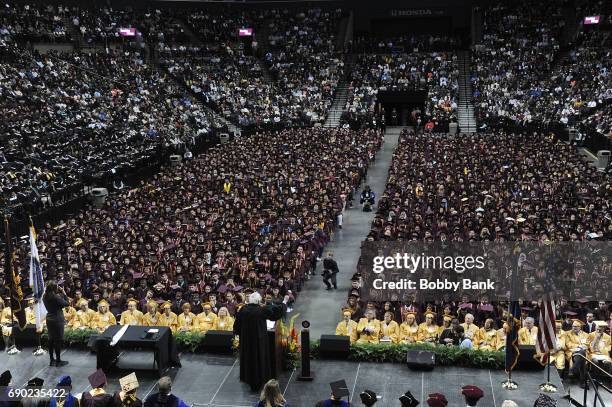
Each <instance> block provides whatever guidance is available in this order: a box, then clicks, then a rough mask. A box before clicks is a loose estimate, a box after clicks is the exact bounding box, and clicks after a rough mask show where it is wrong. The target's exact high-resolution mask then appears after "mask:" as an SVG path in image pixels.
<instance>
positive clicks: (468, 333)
mask: <svg viewBox="0 0 612 407" xmlns="http://www.w3.org/2000/svg"><path fill="white" fill-rule="evenodd" d="M461 326H462V327H463V332H464V333H465V337H466V338H467V339H469V340H471V341H472V343H473V342H474V340H475V338H476V336H477V335H478V331H479V330H480V328H478V326H476V324H475V323H474V315H472V314H470V313H468V314H465V322H464V323H463V324H461Z"/></svg>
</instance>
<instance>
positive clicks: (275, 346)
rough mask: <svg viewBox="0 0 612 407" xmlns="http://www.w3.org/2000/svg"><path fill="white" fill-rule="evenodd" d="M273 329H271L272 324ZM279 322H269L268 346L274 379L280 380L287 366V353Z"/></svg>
mask: <svg viewBox="0 0 612 407" xmlns="http://www.w3.org/2000/svg"><path fill="white" fill-rule="evenodd" d="M272 323H273V324H274V326H273V327H270V325H271V324H272ZM280 325H281V324H280V323H279V321H269V324H268V346H269V347H270V359H271V360H270V367H271V370H272V371H271V373H272V378H274V379H278V376H279V375H280V374H281V372H282V371H283V366H284V364H285V360H284V359H285V353H284V352H283V335H282V331H281V326H280Z"/></svg>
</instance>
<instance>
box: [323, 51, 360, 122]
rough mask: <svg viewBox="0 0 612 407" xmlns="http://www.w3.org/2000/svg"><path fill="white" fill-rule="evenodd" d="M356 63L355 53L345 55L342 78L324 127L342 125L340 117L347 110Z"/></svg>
mask: <svg viewBox="0 0 612 407" xmlns="http://www.w3.org/2000/svg"><path fill="white" fill-rule="evenodd" d="M354 63H355V55H353V54H345V56H344V73H343V75H342V79H341V80H340V81H339V82H338V87H337V88H336V92H335V93H334V102H333V103H332V105H331V107H330V109H329V111H328V112H327V118H326V119H325V123H323V127H338V126H340V118H341V117H342V113H344V111H345V110H346V101H347V100H348V87H349V85H350V84H351V72H352V70H353V65H354Z"/></svg>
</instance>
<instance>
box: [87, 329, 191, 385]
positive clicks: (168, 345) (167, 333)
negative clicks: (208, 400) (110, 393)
mask: <svg viewBox="0 0 612 407" xmlns="http://www.w3.org/2000/svg"><path fill="white" fill-rule="evenodd" d="M121 328H122V326H121V325H113V326H109V327H108V328H106V330H105V331H104V332H103V333H101V334H100V335H98V337H97V338H96V342H95V349H96V364H97V368H98V369H103V370H104V371H105V372H108V370H110V369H111V368H112V366H113V364H114V363H115V362H116V360H117V357H118V355H119V351H118V349H124V350H135V349H139V350H148V351H153V355H154V358H153V366H152V369H153V370H157V371H158V373H159V375H160V376H162V375H163V374H164V372H165V371H166V370H167V369H168V368H169V367H180V366H181V362H180V360H179V357H178V352H177V350H176V345H175V343H174V337H173V336H172V331H171V330H170V328H168V327H166V326H136V325H130V326H128V328H127V330H126V331H125V332H124V334H123V335H122V336H121V338H120V339H119V340H118V341H117V343H116V344H115V345H114V346H111V341H112V339H113V336H115V334H117V333H118V332H119V330H120V329H121Z"/></svg>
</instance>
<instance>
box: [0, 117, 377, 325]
mask: <svg viewBox="0 0 612 407" xmlns="http://www.w3.org/2000/svg"><path fill="white" fill-rule="evenodd" d="M381 141H382V133H381V132H380V131H377V130H369V131H361V132H356V131H352V130H347V129H322V128H321V129H290V130H284V131H282V132H279V133H266V134H260V135H254V136H252V137H250V138H245V139H240V140H236V141H234V142H232V143H229V144H224V145H221V146H219V147H216V148H213V149H212V150H210V151H209V152H208V153H206V154H203V155H201V156H199V157H198V158H196V159H193V160H192V161H188V162H186V163H184V164H182V165H181V166H180V167H178V168H177V167H171V168H168V169H165V170H164V171H163V172H161V173H159V174H157V175H156V176H155V177H154V178H153V179H151V180H149V181H147V182H142V184H140V185H139V186H138V187H136V188H133V189H130V190H123V191H121V192H120V193H119V194H117V195H114V196H112V197H110V198H109V200H108V201H107V202H106V204H105V205H104V207H102V208H101V209H86V210H83V211H80V212H79V213H78V214H77V215H75V216H74V217H72V218H69V219H67V220H66V221H65V223H62V224H60V225H58V226H51V225H49V224H47V225H45V226H44V227H41V228H39V230H38V231H37V232H38V248H39V256H40V261H41V265H42V269H43V270H44V272H45V279H46V280H48V279H55V280H57V281H58V283H59V284H61V285H62V286H63V288H64V289H65V291H66V293H67V295H68V297H69V298H70V299H71V301H70V302H71V305H70V307H68V308H67V309H66V310H65V314H66V316H67V320H68V326H69V327H71V328H75V329H79V328H93V329H97V330H100V331H103V330H104V329H105V328H106V327H108V326H109V325H113V324H116V323H117V322H119V323H141V324H143V325H147V324H148V325H165V324H167V325H168V326H170V327H172V328H173V329H174V330H193V331H200V332H205V331H206V330H208V329H212V328H213V327H216V328H219V329H227V330H231V326H232V321H233V320H232V318H233V316H234V315H235V313H236V310H237V308H238V307H239V306H240V305H241V304H243V303H244V301H245V295H248V294H249V293H250V292H254V291H258V292H260V294H261V295H262V296H264V297H265V298H267V299H278V298H280V299H281V300H282V299H283V298H284V296H289V297H290V301H291V302H293V301H294V300H295V298H296V297H297V295H298V292H299V291H300V289H301V286H302V284H303V282H304V281H305V280H306V279H307V278H309V276H310V273H311V272H312V270H314V267H315V266H316V263H317V258H318V257H320V256H321V252H322V250H323V246H324V245H325V244H326V243H327V242H328V241H329V239H330V237H331V235H332V234H333V233H334V230H335V228H336V227H337V226H341V224H342V212H343V210H344V207H345V205H347V204H348V203H349V202H350V200H351V199H352V195H353V193H354V191H355V190H356V188H357V187H358V185H359V184H360V183H361V181H362V180H363V179H364V177H365V175H366V173H367V168H368V166H369V164H370V163H371V161H372V160H373V159H374V156H375V154H376V152H377V150H378V149H379V147H380V144H381ZM196 180H197V182H196ZM28 252H29V246H28V245H27V244H26V242H22V244H20V245H19V246H18V253H17V256H16V262H15V265H16V270H17V272H18V273H20V274H27V270H28V267H29V259H28ZM3 257H4V254H2V263H1V264H2V265H4V264H5V263H4V258H3ZM5 272H6V271H5V270H2V274H4V273H5ZM23 281H27V276H26V275H24V280H23ZM0 290H2V291H3V295H2V296H3V297H5V296H6V294H7V293H6V288H5V287H3V288H1V289H0ZM3 315H4V316H6V318H7V319H8V320H6V319H5V320H3V324H4V325H7V326H8V325H10V323H11V322H10V314H9V313H8V312H6V311H5V312H4V314H3Z"/></svg>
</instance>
